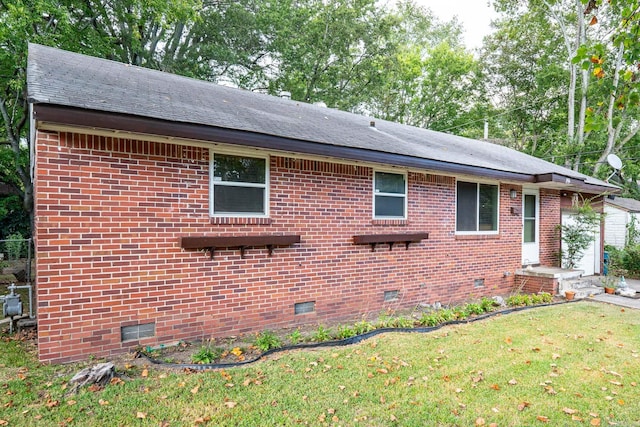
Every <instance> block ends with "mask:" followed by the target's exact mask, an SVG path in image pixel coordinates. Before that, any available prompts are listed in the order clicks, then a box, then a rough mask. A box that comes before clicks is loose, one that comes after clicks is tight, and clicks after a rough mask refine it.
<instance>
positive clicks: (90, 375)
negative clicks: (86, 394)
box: [69, 362, 116, 393]
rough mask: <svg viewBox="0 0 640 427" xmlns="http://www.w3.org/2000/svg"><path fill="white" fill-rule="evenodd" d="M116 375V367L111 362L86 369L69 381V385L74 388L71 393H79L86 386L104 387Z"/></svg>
mask: <svg viewBox="0 0 640 427" xmlns="http://www.w3.org/2000/svg"><path fill="white" fill-rule="evenodd" d="M115 373H116V370H115V366H114V364H113V363H111V362H106V363H99V364H97V365H95V366H93V367H89V368H84V369H83V370H81V371H80V372H78V373H77V374H75V375H74V376H73V378H71V379H70V380H69V384H70V385H73V386H74V387H73V389H72V390H71V393H75V392H77V391H78V390H79V389H80V388H82V387H84V386H86V385H92V384H96V385H98V386H100V387H104V386H105V385H107V384H108V383H109V381H111V379H112V378H113V377H114V375H115Z"/></svg>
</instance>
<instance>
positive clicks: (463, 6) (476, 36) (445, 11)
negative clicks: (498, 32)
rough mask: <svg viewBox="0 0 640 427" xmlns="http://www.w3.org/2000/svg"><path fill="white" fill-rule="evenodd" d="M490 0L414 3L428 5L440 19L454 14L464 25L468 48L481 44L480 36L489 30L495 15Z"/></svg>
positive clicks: (423, 1) (443, 0) (477, 46)
mask: <svg viewBox="0 0 640 427" xmlns="http://www.w3.org/2000/svg"><path fill="white" fill-rule="evenodd" d="M489 1H490V0H415V3H416V4H419V5H421V6H425V7H428V8H429V9H431V11H432V12H433V14H434V15H436V16H437V17H438V18H440V20H442V21H449V20H451V18H453V17H454V16H457V17H458V20H459V21H460V22H461V23H462V25H463V26H464V34H463V37H464V41H465V44H466V45H467V47H468V48H469V49H476V48H479V47H480V46H482V38H483V37H484V36H485V35H487V34H489V33H490V32H491V27H490V26H489V24H490V22H491V19H495V18H496V17H497V14H496V12H495V11H494V9H493V6H490V5H489Z"/></svg>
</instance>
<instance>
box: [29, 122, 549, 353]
mask: <svg viewBox="0 0 640 427" xmlns="http://www.w3.org/2000/svg"><path fill="white" fill-rule="evenodd" d="M208 157H209V154H208V150H207V149H204V148H198V147H180V146H174V145H166V144H160V143H154V142H143V141H130V140H123V139H116V138H104V137H97V136H86V135H72V134H64V133H62V134H58V133H53V132H52V133H47V132H42V131H39V132H38V137H37V168H36V180H35V185H36V192H37V193H36V217H37V219H36V245H37V273H38V274H37V296H38V329H39V330H38V333H39V342H38V345H39V355H40V359H41V360H43V361H53V362H66V361H72V360H77V359H81V358H84V357H87V356H88V355H90V354H92V355H97V356H105V355H108V354H110V353H116V352H122V351H126V350H128V349H130V348H132V347H135V346H138V345H157V344H160V343H170V342H175V341H176V340H180V339H183V340H189V339H195V338H205V337H211V336H225V335H229V334H239V333H248V332H256V331H260V330H263V329H266V328H274V327H282V326H292V325H295V324H300V323H311V322H313V323H317V322H323V321H327V320H329V319H356V318H360V317H362V316H363V315H366V314H377V313H379V312H380V311H381V310H383V309H385V308H402V307H413V306H415V305H416V304H418V303H421V302H427V303H434V302H436V301H440V302H441V303H443V304H449V303H454V302H460V301H463V300H467V299H470V298H475V297H480V296H483V295H495V294H501V293H505V292H508V291H510V290H511V289H512V286H513V275H508V276H507V277H504V276H503V273H504V272H511V273H513V271H514V270H515V269H516V268H518V267H520V256H521V255H520V253H521V238H522V236H521V221H522V217H521V215H519V214H512V213H511V210H510V208H511V207H512V206H513V207H520V206H521V202H522V201H521V198H520V197H518V199H516V200H511V199H510V198H509V190H510V189H512V188H515V189H518V191H519V192H520V189H519V188H518V187H517V186H513V185H501V187H500V199H501V204H500V235H498V236H484V238H480V237H470V236H455V233H454V229H455V203H454V194H455V192H454V190H455V179H454V178H452V177H444V176H436V175H428V174H423V173H413V172H410V173H409V174H408V184H409V185H408V187H409V190H408V201H409V202H408V206H409V207H408V220H407V221H373V220H372V206H371V205H372V190H371V189H372V176H373V169H372V168H369V167H365V166H357V167H356V166H352V165H341V164H334V163H326V162H319V161H310V160H299V159H292V158H287V157H278V156H271V161H270V165H271V168H270V183H271V185H270V218H269V219H268V220H258V221H256V220H253V221H252V220H212V219H211V218H210V217H209V214H208V212H209V211H208V206H209V195H208V186H209V185H208ZM544 194H545V195H544V196H543V197H542V202H543V205H544V206H550V209H554V210H555V209H559V208H558V206H557V204H558V202H555V201H554V197H555V196H554V194H555V193H544ZM543 209H544V208H543ZM544 212H545V211H544V210H543V214H544ZM558 212H559V210H558ZM557 216H558V217H559V213H558V215H557ZM544 221H547V220H544V219H543V224H545V222H544ZM547 225H549V224H547ZM400 232H429V239H428V240H423V241H422V243H420V244H411V246H410V248H409V250H405V248H404V245H403V244H398V245H396V246H394V248H393V250H392V251H389V248H388V245H380V246H378V247H377V248H376V250H375V252H371V248H370V247H369V246H368V245H354V244H353V243H352V241H353V235H356V234H373V233H380V234H385V233H400ZM260 233H265V234H300V235H301V243H299V244H296V245H293V246H291V247H283V248H276V249H275V250H274V253H273V256H272V257H269V256H268V253H267V250H266V249H265V248H249V249H247V251H246V256H245V258H244V259H242V258H241V257H240V251H239V250H237V249H221V250H217V251H216V253H215V258H214V259H213V260H211V259H210V258H209V256H208V255H207V254H205V253H203V252H199V251H195V250H183V249H181V248H180V237H182V236H203V235H208V236H218V235H230V236H235V235H247V234H260ZM543 247H545V248H546V246H544V245H543ZM544 259H546V258H544ZM480 278H482V279H484V280H485V286H484V287H481V288H475V287H474V279H480ZM385 290H399V298H398V301H396V302H391V303H384V302H383V292H384V291H385ZM306 301H315V303H316V305H315V312H314V313H311V314H305V315H294V311H293V305H294V304H295V303H299V302H306ZM148 322H155V328H156V329H155V336H154V337H153V338H146V339H143V340H140V341H128V342H121V338H120V333H121V330H120V328H121V327H122V326H127V325H136V324H141V323H148Z"/></svg>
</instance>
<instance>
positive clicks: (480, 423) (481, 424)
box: [476, 417, 486, 427]
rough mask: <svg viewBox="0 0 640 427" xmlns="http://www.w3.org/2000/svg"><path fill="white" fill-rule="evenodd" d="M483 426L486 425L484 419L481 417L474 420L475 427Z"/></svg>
mask: <svg viewBox="0 0 640 427" xmlns="http://www.w3.org/2000/svg"><path fill="white" fill-rule="evenodd" d="M485 424H486V422H485V420H484V418H482V417H480V418H476V427H480V426H483V425H485Z"/></svg>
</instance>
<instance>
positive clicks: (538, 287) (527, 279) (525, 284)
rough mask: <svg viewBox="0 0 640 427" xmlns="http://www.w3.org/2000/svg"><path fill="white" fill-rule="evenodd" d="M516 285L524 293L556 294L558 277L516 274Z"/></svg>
mask: <svg viewBox="0 0 640 427" xmlns="http://www.w3.org/2000/svg"><path fill="white" fill-rule="evenodd" d="M516 287H519V288H520V289H521V290H522V291H521V292H522V293H526V294H537V293H538V292H548V293H550V294H551V295H556V294H557V293H558V279H554V278H553V277H537V276H520V275H516Z"/></svg>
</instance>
